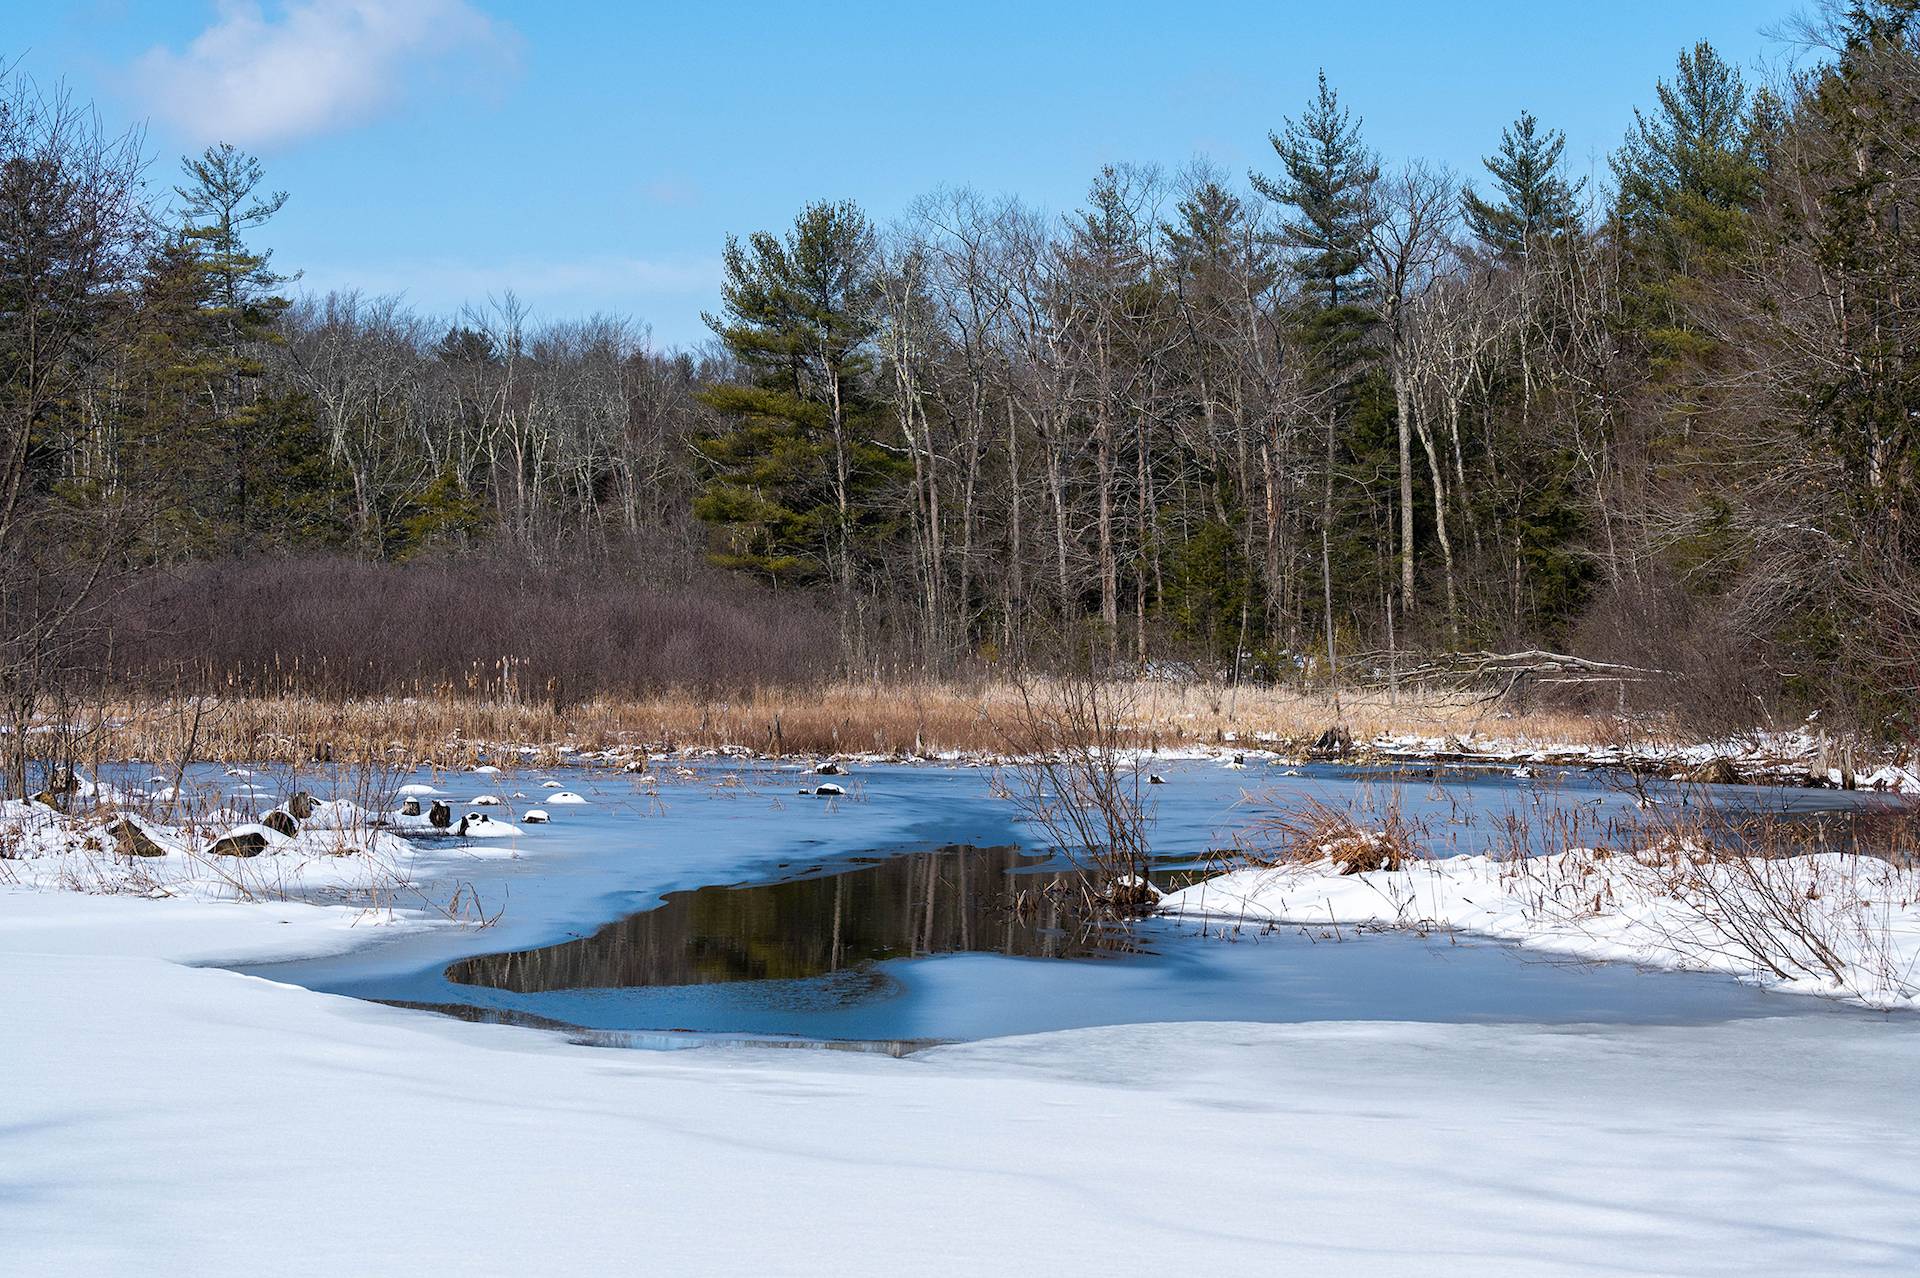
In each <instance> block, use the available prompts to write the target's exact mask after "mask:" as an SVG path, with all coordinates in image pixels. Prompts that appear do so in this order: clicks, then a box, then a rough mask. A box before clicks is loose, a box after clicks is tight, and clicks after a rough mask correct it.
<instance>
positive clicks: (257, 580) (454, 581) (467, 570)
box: [99, 556, 838, 706]
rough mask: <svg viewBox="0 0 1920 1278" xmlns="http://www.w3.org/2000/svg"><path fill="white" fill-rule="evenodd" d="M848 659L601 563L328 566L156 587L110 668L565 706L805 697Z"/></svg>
mask: <svg viewBox="0 0 1920 1278" xmlns="http://www.w3.org/2000/svg"><path fill="white" fill-rule="evenodd" d="M109 656H110V657H111V665H110V666H109V665H107V661H108V658H109ZM837 658H838V648H837V644H836V641H835V638H834V632H833V628H832V625H831V623H830V622H829V621H827V620H826V619H825V618H823V617H822V616H821V615H820V614H819V613H818V612H817V611H816V610H814V609H813V608H811V607H809V606H807V605H805V604H802V603H799V602H797V601H790V600H787V599H784V598H776V597H774V596H772V595H770V594H767V593H765V592H762V591H757V590H752V589H749V588H743V587H741V586H739V585H738V584H737V583H726V582H718V583H716V582H714V581H705V580H703V581H700V582H697V583H686V584H673V583H666V582H660V581H656V580H650V579H649V578H648V577H647V575H646V574H645V573H644V572H642V571H640V570H638V569H632V568H629V569H627V570H625V571H622V570H620V569H618V568H616V567H614V566H612V565H608V564H604V563H592V562H573V563H563V564H559V565H555V566H551V567H542V566H536V565H534V564H532V563H530V562H528V561H526V560H524V559H519V558H513V557H494V558H470V559H464V560H458V561H452V560H439V561H430V562H425V563H413V564H406V565H392V564H372V563H364V562H361V561H358V560H353V559H348V558H344V557H313V556H309V557H303V558H299V559H267V558H255V559H246V560H238V561H228V562H225V563H218V564H207V565H198V566H193V567H190V568H186V569H183V570H180V571H178V572H175V573H172V574H168V575H165V576H160V575H156V576H153V577H150V578H149V579H147V580H146V581H145V582H143V583H142V584H141V585H140V586H139V587H138V588H137V589H135V590H134V591H132V592H130V593H129V595H128V596H127V598H126V599H125V600H124V601H123V602H122V604H121V606H120V612H119V616H118V618H117V622H116V625H115V627H114V647H113V649H112V652H111V654H108V653H105V652H103V653H101V654H100V655H99V659H100V662H101V664H102V666H103V668H104V669H105V672H106V673H108V674H109V675H110V676H111V677H113V678H114V679H116V680H117V681H120V682H124V683H127V684H131V685H133V686H136V687H145V688H149V689H168V688H172V687H175V686H184V687H186V688H188V689H192V690H221V691H227V692H248V693H266V694H274V693H294V694H304V695H313V696H326V697H351V696H374V695H390V694H397V693H412V694H421V693H429V692H444V693H448V694H451V695H455V696H485V697H495V698H503V699H507V700H514V701H523V702H532V703H539V702H548V703H551V704H554V705H556V706H565V705H570V704H573V703H575V702H578V701H580V700H583V699H585V698H588V697H593V696H598V695H605V694H608V693H634V692H642V691H647V690H652V689H658V688H664V687H669V686H674V687H687V688H706V689H724V688H737V687H750V686H754V685H757V684H762V683H766V684H779V685H789V684H805V683H807V682H810V681H814V680H817V679H819V678H823V677H825V676H826V675H827V674H828V673H830V672H831V671H832V669H833V668H834V666H835V664H836V662H837Z"/></svg>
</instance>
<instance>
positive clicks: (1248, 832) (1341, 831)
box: [1234, 799, 1426, 874]
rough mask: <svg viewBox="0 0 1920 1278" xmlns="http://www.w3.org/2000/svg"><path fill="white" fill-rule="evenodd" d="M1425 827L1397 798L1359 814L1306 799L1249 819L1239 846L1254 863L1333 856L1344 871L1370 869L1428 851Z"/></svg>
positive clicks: (1401, 864)
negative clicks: (1414, 821) (1405, 811)
mask: <svg viewBox="0 0 1920 1278" xmlns="http://www.w3.org/2000/svg"><path fill="white" fill-rule="evenodd" d="M1423 833H1424V832H1423V831H1421V830H1419V829H1417V828H1416V827H1415V826H1414V825H1413V824H1412V823H1410V822H1409V821H1408V820H1407V819H1406V818H1405V817H1403V816H1402V815H1401V813H1400V808H1399V806H1398V805H1397V804H1394V803H1387V804H1385V805H1382V806H1380V807H1378V808H1375V809H1369V810H1365V811H1363V812H1361V813H1358V814H1356V812H1355V811H1354V810H1353V809H1351V808H1336V807H1334V806H1332V805H1331V804H1327V803H1323V802H1321V801H1320V800H1318V799H1306V800H1304V801H1301V802H1298V803H1295V804H1293V805H1292V806H1290V807H1285V808H1282V809H1281V810H1280V811H1278V812H1276V813H1273V814H1272V815H1269V816H1263V817H1260V818H1258V819H1256V820H1254V821H1251V822H1249V823H1248V824H1247V826H1246V827H1245V828H1244V829H1243V830H1242V831H1241V832H1240V834H1239V836H1238V838H1237V839H1236V847H1235V849H1234V851H1235V855H1236V856H1237V857H1238V858H1239V859H1241V860H1243V861H1245V862H1247V863H1248V864H1251V865H1259V866H1274V865H1285V864H1289V863H1293V864H1313V863H1318V862H1320V861H1331V862H1332V863H1333V864H1334V865H1336V866H1338V867H1339V870H1340V873H1342V874H1366V873H1369V872H1371V871H1374V870H1401V869H1405V868H1406V867H1407V866H1408V865H1409V864H1410V863H1411V862H1413V861H1416V860H1418V859H1420V858H1421V857H1423V856H1425V855H1426V853H1425V852H1424V851H1423V850H1422V847H1421V837H1422V835H1423Z"/></svg>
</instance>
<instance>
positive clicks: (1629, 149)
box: [1612, 40, 1770, 275]
mask: <svg viewBox="0 0 1920 1278" xmlns="http://www.w3.org/2000/svg"><path fill="white" fill-rule="evenodd" d="M1654 92H1655V95H1656V96H1657V97H1658V99H1659V103H1660V105H1659V107H1658V109H1657V110H1656V111H1655V112H1654V113H1653V114H1651V115H1648V114H1646V113H1644V112H1641V111H1639V110H1635V111H1634V113H1633V116H1634V124H1633V127H1632V128H1631V129H1630V130H1628V132H1627V138H1626V142H1625V144H1624V145H1623V146H1622V147H1621V149H1620V151H1619V152H1618V154H1616V155H1615V156H1614V157H1613V160H1612V167H1613V172H1614V176H1615V178H1616V179H1617V180H1618V182H1619V184H1620V193H1619V201H1618V217H1619V221H1620V223H1621V226H1622V228H1623V229H1624V231H1625V232H1626V234H1627V236H1628V237H1629V238H1630V239H1632V240H1633V241H1635V242H1636V244H1638V245H1639V246H1640V247H1642V248H1643V249H1647V250H1650V251H1651V252H1652V253H1653V254H1654V256H1655V258H1656V260H1657V261H1658V262H1659V263H1660V264H1661V265H1662V266H1664V267H1665V268H1666V269H1668V270H1670V271H1673V272H1675V273H1679V274H1687V275H1700V274H1704V273H1705V272H1706V271H1707V270H1708V269H1710V268H1711V266H1712V265H1713V264H1715V263H1716V262H1718V261H1723V260H1724V258H1725V256H1726V255H1727V254H1729V253H1731V252H1734V251H1737V249H1738V248H1739V247H1740V245H1741V243H1742V242H1743V240H1744V237H1745V234H1746V221H1745V215H1746V211H1747V210H1748V209H1749V208H1751V207H1752V205H1753V203H1754V201H1755V200H1756V199H1758V197H1759V194H1760V182H1761V178H1762V177H1763V175H1764V172H1765V168H1764V151H1763V148H1762V145H1761V142H1762V135H1761V132H1760V131H1759V130H1758V129H1757V128H1756V124H1757V123H1763V122H1764V121H1765V119H1766V118H1767V117H1768V115H1769V114H1770V112H1765V111H1763V112H1755V111H1754V110H1752V109H1751V108H1752V107H1753V106H1754V105H1755V104H1754V103H1753V102H1752V101H1750V98H1749V95H1748V93H1747V87H1746V82H1745V81H1744V80H1743V79H1742V78H1741V76H1740V72H1739V71H1738V70H1736V69H1735V68H1733V67H1732V66H1729V65H1728V64H1727V63H1726V62H1725V61H1724V60H1723V59H1722V58H1721V57H1720V55H1719V54H1718V53H1717V52H1716V51H1715V50H1714V48H1713V46H1712V45H1710V44H1708V43H1707V42H1705V41H1704V40H1703V41H1701V42H1700V43H1699V44H1697V45H1695V46H1694V47H1693V48H1692V49H1691V50H1690V51H1688V52H1685V53H1682V54H1681V55H1680V60H1679V64H1678V74H1677V75H1676V77H1675V78H1674V80H1673V82H1672V83H1668V82H1667V81H1665V80H1662V81H1661V82H1660V83H1659V85H1658V86H1657V87H1656V88H1655V90H1654ZM1769 101H1770V100H1769Z"/></svg>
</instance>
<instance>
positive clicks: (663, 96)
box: [0, 0, 1805, 346]
mask: <svg viewBox="0 0 1920 1278" xmlns="http://www.w3.org/2000/svg"><path fill="white" fill-rule="evenodd" d="M1804 8H1805V4H1804V2H1789V0H1666V2H1664V3H1660V2H1652V0H1613V2H1610V3H1604V2H1603V3H1587V4H1579V5H1562V4H1557V3H1552V2H1551V0H1531V2H1529V3H1520V2H1511V3H1510V2H1508V0H1487V2H1480V3H1464V2H1463V3H1457V4H1446V3H1438V2H1432V0H1430V2H1428V3H1415V2H1411V0H1393V2H1383V3H1372V4H1365V3H1344V4H1341V3H1324V2H1322V3H1295V2H1294V0H1265V2H1264V3H1220V4H1206V3H1200V4H1193V5H1187V6H1178V5H1170V4H1142V3H1135V2H1134V0H1113V2H1111V3H1108V4H1107V5H1105V6H1103V7H1099V8H1097V9H1096V8H1094V7H1092V6H1080V5H1064V4H1061V5H1055V4H1048V3H1044V2H1043V0H1030V2H1029V3H1024V4H1019V3H1000V2H998V0H992V2H988V3H974V4H968V5H964V6H962V5H953V6H930V5H914V4H911V3H905V4H864V3H860V4H824V3H815V4H758V3H736V4H732V5H701V4H698V3H681V4H671V5H669V4H650V3H597V2H594V0H573V2H572V3H539V2H537V0H262V2H261V3H252V2H250V0H222V2H219V3H212V2H202V0H164V2H162V0H152V2H149V3H139V2H136V0H74V2H73V3H68V4H61V3H57V2H55V3H49V2H48V0H32V2H28V0H0V56H4V57H6V58H9V59H18V60H19V61H20V64H21V70H22V71H24V72H25V73H27V74H29V75H31V76H32V77H34V78H35V79H36V80H38V81H39V82H41V83H42V84H43V85H46V84H50V83H52V82H55V81H60V80H64V81H65V82H66V84H67V85H68V86H69V87H70V88H71V89H72V90H73V91H74V92H75V93H77V94H79V95H81V96H83V97H86V98H91V99H93V100H94V101H96V102H97V103H98V104H99V106H100V108H101V111H102V114H103V115H104V116H105V117H106V118H107V119H108V120H109V121H110V122H121V121H141V122H144V123H145V125H146V127H147V132H148V143H149V147H150V149H151V150H152V151H153V152H154V153H155V154H156V156H157V157H158V160H157V162H156V164H155V167H154V170H153V176H154V181H155V184H156V185H157V186H160V187H163V188H164V187H165V186H167V185H169V184H170V183H171V181H172V178H173V166H174V164H175V157H177V156H178V155H179V154H180V153H182V152H184V151H188V150H198V149H199V148H201V147H203V146H205V145H206V144H207V143H209V142H211V141H214V140H216V139H220V138H228V139H231V140H233V141H235V142H238V143H241V144H243V145H246V146H247V147H248V148H249V149H251V150H253V151H255V152H256V153H258V154H259V155H261V156H262V157H263V159H264V160H265V162H266V164H267V167H268V172H269V178H270V181H271V182H272V183H273V185H275V186H279V187H284V188H286V189H287V190H289V191H290V192H291V193H292V198H291V200H290V201H289V202H288V204H287V206H286V208H285V210H284V211H283V212H282V213H281V215H280V216H279V218H278V219H277V220H276V221H275V222H274V223H273V225H272V226H271V227H270V228H269V231H268V234H267V236H266V241H267V243H269V244H270V245H271V246H272V247H273V248H274V250H275V254H276V264H277V265H279V266H280V267H281V268H282V269H301V270H303V271H304V272H305V279H304V280H303V282H302V285H301V286H302V287H305V288H317V289H325V288H333V287H357V288H360V289H363V290H365V291H368V292H373V293H402V294H404V296H405V297H406V298H407V300H408V301H409V302H410V303H411V304H412V305H414V306H415V307H416V308H419V309H422V310H427V311H434V312H450V311H452V310H455V309H457V308H458V307H459V306H460V305H461V304H462V303H463V302H469V301H471V302H482V301H484V300H485V299H486V297H487V296H488V295H489V294H498V293H501V292H503V291H504V290H506V289H509V288H511V289H513V290H515V291H516V292H517V293H518V294H519V295H520V296H521V298H522V299H523V300H525V301H526V302H527V303H529V304H530V305H531V306H532V308H533V309H534V311H535V313H536V314H537V315H540V316H545V317H549V318H562V317H566V316H571V315H579V314H585V313H589V312H593V311H605V312H611V313H619V314H625V315H630V316H632V317H634V318H636V319H639V320H643V321H645V322H646V323H648V324H649V325H650V326H651V328H652V331H653V334H654V338H655V341H656V342H657V343H658V344H660V345H662V346H671V345H677V344H688V343H696V342H698V341H700V340H702V339H703V338H704V336H705V330H704V328H703V327H702V326H701V323H700V319H699V312H700V311H701V309H702V308H710V307H712V305H713V304H714V301H715V297H716V292H717V280H718V274H719V267H718V254H719V250H720V246H721V240H722V237H723V236H724V235H725V234H726V233H727V232H730V231H731V232H744V231H750V230H754V229H759V228H763V227H764V228H773V227H779V226H782V225H784V224H786V223H787V222H788V221H790V220H791V218H792V216H793V214H794V212H795V211H796V210H797V209H798V208H799V207H800V205H802V204H803V203H805V202H806V201H807V200H809V199H815V198H821V197H832V198H841V197H851V198H854V199H857V200H859V201H860V202H861V203H862V204H863V205H864V206H865V207H866V208H867V209H868V211H869V212H870V213H871V214H872V215H874V217H875V218H876V219H877V220H880V221H883V222H884V221H886V220H887V219H889V218H891V217H894V216H897V215H898V214H899V213H900V212H902V211H903V210H904V209H905V208H906V206H907V205H908V204H909V203H910V202H911V200H912V199H913V198H914V197H915V196H916V195H919V194H921V193H923V192H926V191H929V190H931V189H933V188H935V187H938V186H941V185H943V184H945V185H971V186H973V187H975V188H977V189H980V190H982V191H985V192H988V193H1001V192H1012V193H1018V194H1020V195H1022V196H1024V197H1026V198H1027V199H1029V200H1030V201H1032V202H1034V203H1036V204H1038V205H1040V206H1042V207H1044V208H1047V209H1049V210H1052V211H1055V212H1059V211H1064V210H1066V209H1069V208H1071V207H1073V205H1074V204H1075V203H1077V202H1078V200H1079V198H1080V197H1081V195H1082V194H1083V192H1084V191H1085V189H1086V185H1087V182H1088V180H1089V179H1090V178H1091V177H1092V175H1093V174H1094V173H1095V172H1096V171H1097V169H1098V168H1099V166H1100V165H1101V164H1103V163H1107V162H1110V161H1121V160H1130V161H1136V162H1150V163H1156V164H1159V165H1162V166H1163V167H1166V168H1169V169H1175V168H1178V167H1180V166H1182V165H1184V164H1186V163H1187V162H1188V161H1190V160H1191V159H1193V158H1194V157H1195V156H1197V155H1206V156H1209V157H1211V158H1212V159H1213V160H1214V161H1216V162H1217V163H1219V164H1220V165H1222V166H1223V167H1225V168H1226V169H1227V170H1228V171H1229V172H1231V173H1233V174H1234V175H1236V176H1243V175H1244V173H1245V170H1246V169H1247V168H1248V166H1249V165H1254V166H1260V167H1266V166H1267V165H1268V162H1269V161H1270V159H1271V152H1270V150H1269V149H1268V147H1267V143H1266V133H1267V131H1268V130H1269V129H1271V128H1274V127H1277V126H1278V125H1279V123H1280V121H1281V119H1282V117H1283V116H1285V115H1287V114H1289V113H1293V112H1296V111H1297V110H1298V109H1299V107H1300V105H1301V104H1302V103H1303V102H1304V101H1305V99H1306V97H1307V95H1308V94H1309V92H1310V91H1311V89H1312V86H1313V77H1314V74H1315V71H1316V70H1317V69H1318V68H1320V67H1322V66H1324V67H1325V68H1326V70H1327V74H1328V76H1329V78H1330V79H1331V80H1332V82H1333V83H1334V85H1335V86H1336V87H1337V88H1338V89H1339V90H1340V91H1341V94H1342V97H1343V99H1344V100H1345V101H1346V102H1348V103H1349V104H1350V105H1351V106H1352V107H1353V108H1354V110H1355V111H1356V112H1357V113H1358V114H1360V115H1361V116H1363V117H1364V119H1365V123H1366V134H1367V137H1368V139H1369V141H1370V142H1371V143H1372V145H1373V146H1374V147H1375V148H1377V149H1378V150H1379V151H1381V152H1382V153H1383V155H1385V156H1386V157H1387V158H1388V159H1389V160H1392V159H1397V158H1400V157H1405V156H1413V155H1419V156H1425V157H1427V158H1429V159H1432V160H1436V161H1439V162H1442V163H1445V164H1449V165H1451V166H1453V167H1454V168H1456V169H1457V170H1459V171H1461V172H1462V173H1467V172H1469V171H1470V170H1475V169H1477V168H1478V160H1479V157H1480V156H1481V155H1483V154H1485V153H1486V152H1487V151H1489V150H1491V149H1492V147H1493V146H1494V144H1495V143H1496V142H1497V140H1498V137H1499V133H1500V128H1501V126H1502V125H1503V124H1504V123H1506V122H1507V121H1509V120H1511V119H1512V118H1513V116H1514V115H1515V114H1516V113H1517V112H1518V111H1519V110H1520V109H1521V108H1523V107H1525V108H1528V109H1531V110H1532V111H1534V112H1535V113H1536V114H1537V115H1539V116H1540V117H1541V118H1542V119H1543V120H1544V121H1546V122H1547V123H1549V124H1551V125H1553V126H1554V127H1557V128H1561V129H1564V130H1565V131H1566V133H1567V135H1568V147H1567V153H1568V159H1569V161H1570V162H1571V165H1572V167H1573V168H1574V169H1575V170H1576V171H1579V172H1587V171H1589V170H1593V171H1600V172H1604V168H1605V162H1604V157H1605V154H1606V152H1607V151H1608V150H1609V149H1611V148H1612V147H1613V146H1614V145H1615V144H1616V143H1617V142H1618V141H1619V139H1620V136H1621V134H1622V133H1623V132H1624V130H1625V128H1626V126H1627V124H1628V123H1629V122H1630V120H1631V118H1632V109H1633V107H1634V106H1635V105H1636V104H1638V105H1644V104H1646V103H1647V102H1649V101H1650V100H1651V98H1652V96H1653V94H1652V88H1653V84H1654V81H1655V80H1656V79H1658V78H1659V77H1661V76H1664V75H1667V74H1669V73H1670V72H1671V69H1672V66H1673V60H1674V57H1675V55H1676V54H1677V52H1678V51H1679V50H1680V49H1681V48H1682V47H1683V46H1685V45H1688V44H1691V43H1692V42H1693V41H1694V40H1697V39H1701V38H1706V39H1710V40H1712V41H1713V42H1714V44H1715V45H1717V46H1718V47H1719V48H1720V49H1721V51H1722V52H1723V53H1724V54H1725V55H1726V56H1727V57H1728V58H1729V59H1730V60H1732V61H1734V62H1735V63H1737V64H1739V65H1741V66H1742V67H1744V68H1747V69H1748V70H1749V73H1750V75H1752V74H1757V73H1758V71H1759V70H1760V69H1761V68H1762V67H1768V66H1777V65H1778V64H1779V62H1780V60H1781V58H1782V57H1783V56H1785V52H1786V51H1785V50H1784V49H1783V47H1782V46H1781V45H1780V44H1779V43H1778V42H1776V41H1774V40H1771V39H1769V38H1768V37H1767V35H1766V34H1765V32H1767V31H1770V30H1773V29H1776V28H1778V27H1779V26H1780V25H1781V24H1782V22H1783V21H1784V20H1785V19H1787V18H1789V17H1791V16H1792V15H1793V14H1795V13H1797V12H1800V11H1801V10H1803V9H1804Z"/></svg>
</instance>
